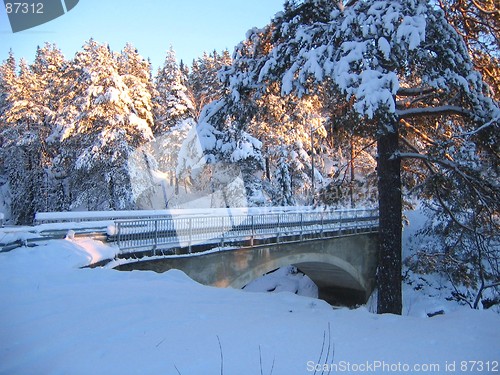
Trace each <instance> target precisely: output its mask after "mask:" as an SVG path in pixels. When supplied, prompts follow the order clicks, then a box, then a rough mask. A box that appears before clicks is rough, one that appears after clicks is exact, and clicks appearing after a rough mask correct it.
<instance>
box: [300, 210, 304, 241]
mask: <svg viewBox="0 0 500 375" xmlns="http://www.w3.org/2000/svg"><path fill="white" fill-rule="evenodd" d="M303 239H304V213H303V212H301V213H300V240H301V241H302V240H303Z"/></svg>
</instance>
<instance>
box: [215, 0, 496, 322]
mask: <svg viewBox="0 0 500 375" xmlns="http://www.w3.org/2000/svg"><path fill="white" fill-rule="evenodd" d="M235 55H236V56H237V58H236V60H235V62H234V64H233V66H232V68H231V69H228V70H227V71H226V72H225V74H224V76H225V82H227V84H228V85H229V90H230V93H229V97H227V98H226V99H225V102H224V104H225V108H221V106H219V107H217V108H215V107H214V108H213V112H215V113H212V114H206V117H208V118H211V119H212V120H213V122H214V123H216V121H217V120H218V119H220V116H217V113H226V114H227V113H229V114H234V113H235V112H241V110H242V107H244V103H245V102H246V101H247V100H248V98H249V97H254V96H255V95H257V96H259V95H263V94H264V93H265V92H266V91H267V89H268V87H269V86H270V85H273V84H275V83H276V82H278V83H280V85H281V93H282V95H288V94H290V93H294V94H295V95H297V96H298V97H302V96H306V95H310V94H311V93H314V92H316V89H317V88H318V87H319V86H320V84H321V83H325V82H326V83H331V85H332V90H336V91H337V92H339V93H342V94H343V95H344V96H345V98H346V100H348V101H349V100H352V105H353V108H354V109H355V110H356V112H358V113H359V115H360V116H361V118H362V119H363V123H364V124H365V126H366V131H367V133H370V134H371V138H372V139H374V140H376V142H377V150H378V151H377V155H378V159H377V174H378V199H379V215H380V216H379V217H380V218H379V267H378V275H377V276H378V288H379V293H378V298H379V299H378V312H379V313H384V312H392V313H398V314H400V313H401V304H402V299H401V228H402V224H401V222H402V215H401V214H402V196H401V192H402V181H401V159H402V157H410V156H414V157H416V158H423V159H425V160H430V158H431V156H430V155H422V154H420V153H419V154H418V155H411V154H410V153H402V150H401V148H400V132H401V123H402V122H403V121H408V120H409V119H415V118H434V119H440V118H441V116H443V117H442V119H443V120H444V121H452V120H453V119H454V116H459V117H461V118H463V119H465V120H464V121H465V125H466V128H468V129H469V130H470V131H472V132H469V134H471V135H474V136H475V137H480V136H483V135H484V134H485V133H488V134H491V133H492V132H494V129H496V127H498V118H499V113H500V111H499V109H498V107H497V106H496V105H495V103H494V102H493V101H492V100H491V99H489V98H488V97H486V96H485V90H484V89H485V86H484V84H483V82H482V80H481V78H480V76H479V75H478V74H477V73H476V72H474V70H473V67H472V63H471V61H470V58H469V56H468V53H467V50H466V48H465V45H464V43H463V41H462V40H461V39H460V37H459V36H458V35H457V34H456V32H455V31H454V30H453V29H452V28H451V27H450V26H449V25H448V23H447V22H446V20H445V18H444V16H443V14H442V12H440V11H437V10H436V9H435V8H434V7H433V6H432V5H430V4H429V3H426V2H424V1H413V0H405V1H385V2H380V1H351V2H349V3H348V4H347V5H345V6H339V4H335V3H332V2H329V1H322V0H311V1H303V2H300V3H297V4H295V3H288V4H287V5H286V7H285V12H283V13H280V14H278V15H277V16H276V18H275V19H274V20H273V21H272V22H271V25H269V26H268V27H266V28H264V29H254V30H251V31H250V32H249V33H248V34H247V40H246V41H245V42H243V43H241V44H240V45H239V47H238V48H237V51H236V53H235ZM463 129H464V128H462V129H461V130H463ZM459 134H460V132H459V133H458V134H457V135H459ZM462 138H463V136H462ZM493 138H494V139H496V136H494V137H493ZM449 167H450V168H451V169H453V168H454V167H458V166H457V165H456V164H453V165H449ZM490 196H491V195H490ZM489 201H491V199H489Z"/></svg>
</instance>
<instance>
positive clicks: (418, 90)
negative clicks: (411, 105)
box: [397, 87, 436, 96]
mask: <svg viewBox="0 0 500 375" xmlns="http://www.w3.org/2000/svg"><path fill="white" fill-rule="evenodd" d="M435 91H436V89H435V88H434V87H400V88H399V89H398V92H397V95H398V96H419V95H425V94H430V93H432V92H435Z"/></svg>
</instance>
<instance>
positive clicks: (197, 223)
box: [112, 209, 378, 253]
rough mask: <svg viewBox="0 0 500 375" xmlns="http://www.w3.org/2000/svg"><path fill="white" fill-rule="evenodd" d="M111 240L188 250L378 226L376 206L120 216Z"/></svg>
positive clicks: (130, 247) (134, 247)
mask: <svg viewBox="0 0 500 375" xmlns="http://www.w3.org/2000/svg"><path fill="white" fill-rule="evenodd" d="M114 223H115V233H114V236H113V238H112V239H114V240H115V241H116V242H117V245H118V247H119V248H120V250H121V251H122V252H135V251H141V250H144V251H147V250H153V252H154V253H156V250H163V249H169V248H187V252H191V250H192V246H195V245H201V244H214V245H215V246H225V245H228V244H230V243H238V242H239V243H241V242H243V241H248V242H249V245H253V244H254V241H256V240H257V241H262V240H265V239H274V240H273V242H276V243H283V242H291V241H300V240H303V239H306V238H307V239H313V238H328V237H334V236H339V235H345V234H349V233H366V232H373V231H376V230H377V229H378V210H377V209H352V210H335V211H312V212H278V213H258V214H249V215H229V214H228V215H218V216H188V217H176V216H171V217H156V218H142V219H141V218H136V219H122V220H115V221H114Z"/></svg>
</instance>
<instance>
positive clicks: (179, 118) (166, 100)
mask: <svg viewBox="0 0 500 375" xmlns="http://www.w3.org/2000/svg"><path fill="white" fill-rule="evenodd" d="M186 81H187V77H186V76H185V75H184V72H183V71H182V69H181V68H180V67H179V65H178V64H177V61H176V58H175V51H174V50H173V48H172V47H171V48H170V50H169V51H168V52H167V56H166V58H165V62H164V64H163V67H162V68H160V69H158V73H157V75H156V79H155V83H156V96H155V98H154V105H155V107H154V108H155V134H156V135H164V134H165V133H166V132H167V131H169V130H170V129H171V128H172V127H174V126H176V125H178V124H179V123H181V122H183V121H184V120H186V119H188V118H192V117H193V115H194V106H193V103H192V102H191V100H190V98H189V94H188V89H187V87H186Z"/></svg>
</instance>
